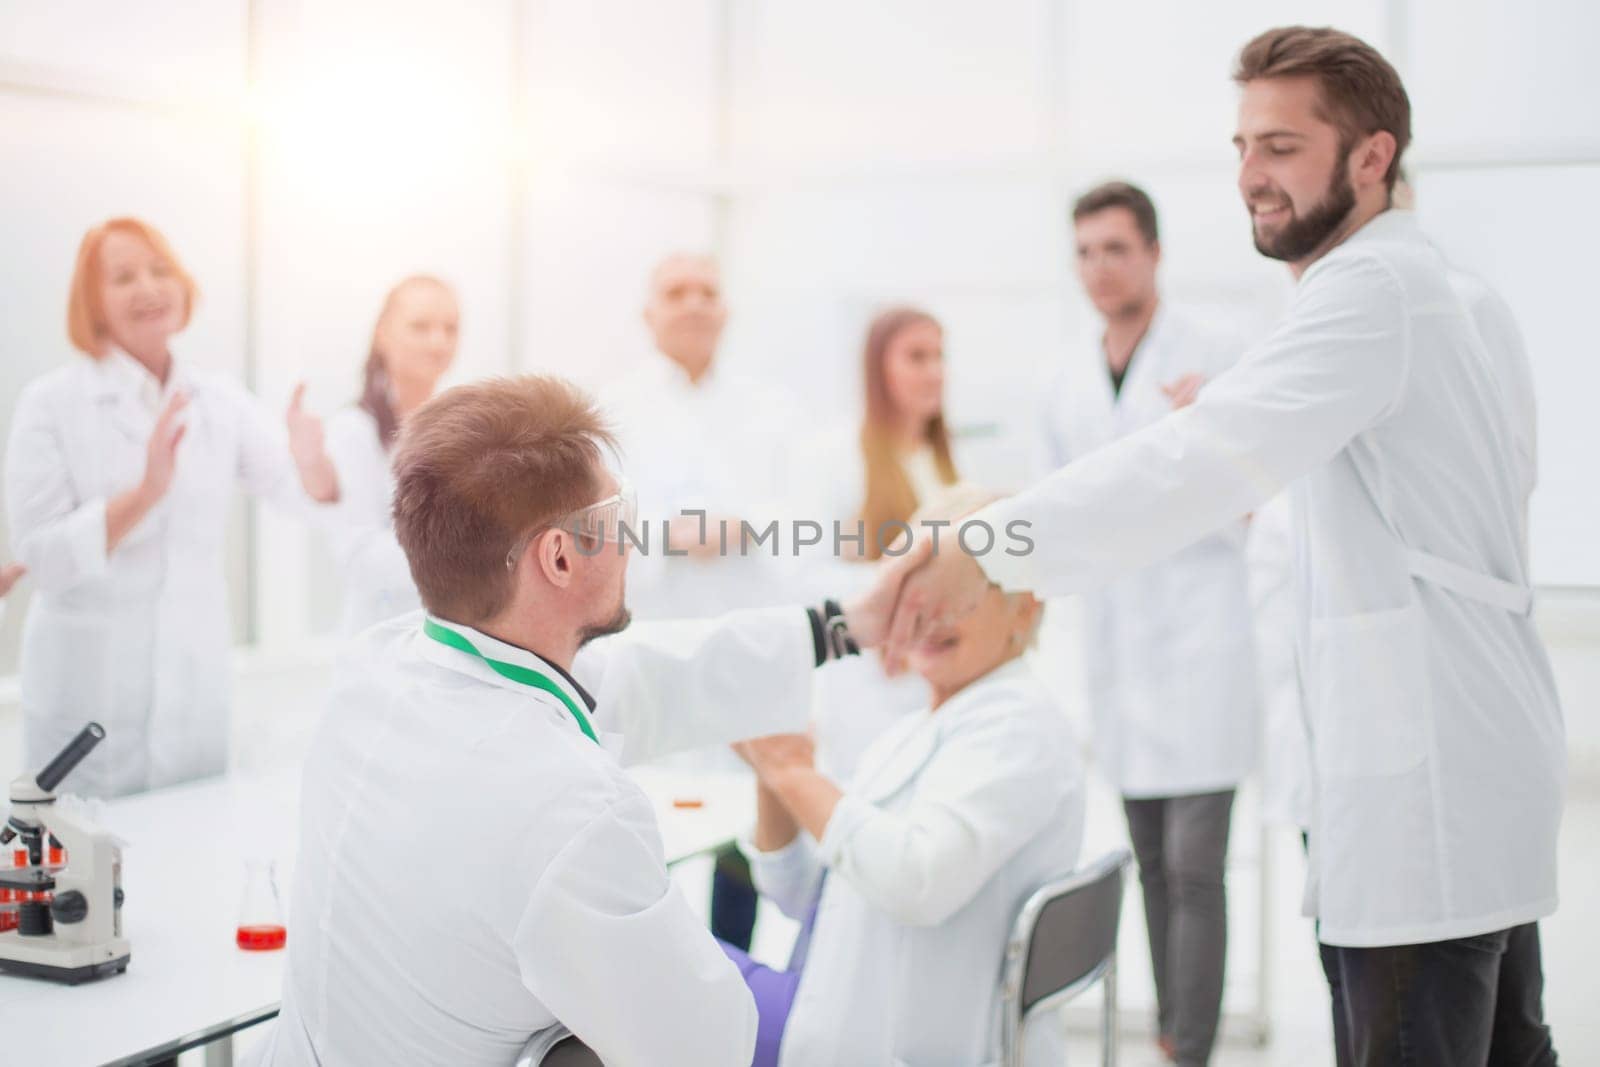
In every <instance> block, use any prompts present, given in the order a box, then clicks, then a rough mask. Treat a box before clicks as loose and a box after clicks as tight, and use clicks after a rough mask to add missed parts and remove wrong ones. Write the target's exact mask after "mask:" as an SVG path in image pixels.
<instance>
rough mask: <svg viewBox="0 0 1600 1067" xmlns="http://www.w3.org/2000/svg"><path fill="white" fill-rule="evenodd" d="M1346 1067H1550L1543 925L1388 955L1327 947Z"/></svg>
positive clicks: (1325, 962)
mask: <svg viewBox="0 0 1600 1067" xmlns="http://www.w3.org/2000/svg"><path fill="white" fill-rule="evenodd" d="M1321 952H1322V969H1323V972H1324V973H1325V974H1326V975H1327V976H1328V988H1329V990H1330V991H1331V992H1332V994H1333V1040H1334V1053H1335V1055H1336V1056H1337V1058H1338V1064H1339V1067H1411V1065H1412V1064H1416V1065H1418V1067H1433V1065H1435V1064H1438V1065H1440V1067H1548V1065H1553V1064H1555V1062H1556V1052H1555V1048H1554V1047H1553V1046H1552V1045H1551V1043H1550V1028H1549V1027H1548V1026H1546V1025H1545V1023H1544V1008H1543V999H1544V970H1543V967H1542V965H1541V963H1540V955H1539V925H1538V924H1537V923H1528V924H1526V925H1524V926H1514V927H1512V928H1511V929H1509V930H1499V931H1496V932H1495V933H1492V934H1480V935H1478V936H1475V937H1461V938H1456V939H1455V940H1453V941H1435V942H1432V943H1431V944H1423V945H1394V946H1385V947H1382V948H1339V947H1336V946H1333V945H1322V946H1321Z"/></svg>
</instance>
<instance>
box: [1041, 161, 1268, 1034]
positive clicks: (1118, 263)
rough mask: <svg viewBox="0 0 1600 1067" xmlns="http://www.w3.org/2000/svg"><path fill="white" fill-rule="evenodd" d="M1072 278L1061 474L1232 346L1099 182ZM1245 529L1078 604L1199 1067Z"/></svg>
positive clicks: (1252, 733) (1164, 1028) (1248, 644)
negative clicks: (1082, 307) (1082, 316)
mask: <svg viewBox="0 0 1600 1067" xmlns="http://www.w3.org/2000/svg"><path fill="white" fill-rule="evenodd" d="M1072 220H1073V238H1074V244H1075V247H1076V250H1077V262H1078V276H1079V278H1080V279H1081V280H1082V282H1083V288H1084V292H1085V293H1086V294H1087V295H1088V297H1089V300H1090V302H1091V303H1092V304H1093V305H1094V308H1095V310H1096V311H1097V312H1099V317H1097V320H1096V322H1095V324H1094V327H1093V328H1092V329H1090V330H1087V331H1085V336H1084V338H1083V339H1082V343H1081V344H1080V345H1079V346H1078V348H1077V350H1076V351H1074V352H1072V353H1071V354H1070V355H1069V356H1068V357H1067V358H1066V359H1064V360H1063V361H1062V362H1061V364H1060V366H1059V368H1058V370H1057V373H1056V374H1055V376H1054V380H1053V381H1052V382H1051V384H1050V385H1049V387H1048V388H1047V389H1046V391H1045V399H1044V404H1045V411H1044V425H1043V436H1044V439H1045V441H1046V444H1047V453H1048V460H1049V463H1050V467H1051V469H1054V468H1057V467H1060V466H1062V465H1064V464H1066V463H1068V462H1070V461H1072V460H1074V459H1078V458H1081V457H1083V456H1086V455H1088V454H1090V453H1091V452H1093V451H1095V450H1096V449H1098V448H1101V447H1103V446H1104V445H1106V444H1109V443H1110V442H1112V441H1115V440H1117V439H1119V438H1122V437H1126V436H1127V435H1128V434H1130V433H1133V432H1135V431H1137V430H1140V429H1142V428H1143V427H1145V426H1148V425H1150V424H1151V423H1153V422H1156V421H1158V420H1160V419H1161V418H1163V417H1164V416H1165V415H1167V414H1168V413H1169V412H1171V411H1172V410H1173V409H1174V408H1181V407H1185V406H1187V405H1188V404H1190V403H1192V402H1193V400H1194V398H1195V396H1196V395H1197V393H1198V392H1199V389H1200V387H1201V386H1202V385H1203V384H1204V383H1205V382H1206V381H1209V380H1210V379H1212V378H1215V377H1217V376H1218V375H1219V374H1221V373H1222V372H1223V371H1225V370H1227V368H1228V367H1229V366H1230V365H1231V364H1232V363H1233V362H1234V361H1235V360H1236V359H1237V358H1238V356H1239V352H1240V346H1239V345H1238V344H1237V343H1236V342H1233V341H1232V340H1231V339H1230V338H1227V337H1225V336H1222V335H1219V334H1217V333H1215V332H1213V331H1211V330H1208V329H1206V328H1205V327H1203V326H1202V325H1201V324H1200V323H1197V322H1195V321H1194V320H1192V319H1191V318H1190V317H1189V316H1187V315H1185V314H1184V313H1183V312H1181V311H1179V310H1177V309H1176V308H1173V307H1171V306H1169V305H1168V304H1167V303H1166V301H1164V300H1162V299H1161V297H1160V294H1159V292H1158V289H1157V286H1156V268H1157V266H1158V265H1159V263H1160V259H1161V244H1160V234H1159V229H1158V221H1157V217H1156V209H1155V205H1154V203H1152V202H1151V200H1150V197H1149V196H1148V195H1147V194H1146V193H1145V192H1144V190H1142V189H1140V188H1139V187H1138V186H1135V185H1131V184H1129V183H1127V182H1121V181H1116V182H1107V183H1105V184H1103V185H1100V186H1097V187H1095V188H1094V189H1091V190H1089V191H1088V192H1086V193H1084V194H1083V195H1082V196H1081V197H1079V198H1078V200H1077V201H1076V203H1074V205H1073V209H1072ZM1244 534H1245V520H1244V517H1243V516H1242V515H1241V516H1240V517H1239V519H1238V520H1237V521H1235V522H1233V523H1230V524H1228V525H1227V526H1224V527H1221V528H1219V529H1217V530H1214V531H1212V532H1210V533H1207V534H1205V535H1203V536H1201V537H1199V538H1198V539H1196V540H1195V541H1194V543H1192V544H1189V545H1186V546H1184V547H1183V548H1181V549H1180V550H1179V551H1177V552H1176V553H1174V554H1173V555H1171V556H1169V557H1167V558H1165V559H1162V560H1159V561H1157V562H1155V563H1152V564H1150V565H1149V566H1146V567H1143V568H1140V569H1139V570H1137V571H1135V572H1133V573H1132V574H1129V575H1126V576H1125V577H1123V578H1120V579H1118V580H1117V581H1115V582H1112V583H1111V584H1109V585H1106V586H1104V587H1102V588H1100V589H1096V590H1093V591H1091V592H1089V593H1087V594H1086V596H1085V601H1084V672H1085V675H1086V677H1087V679H1088V688H1089V704H1090V711H1091V712H1092V714H1093V717H1094V752H1095V762H1096V765H1097V766H1098V767H1099V768H1100V771H1101V773H1102V774H1104V775H1105V776H1106V779H1107V780H1108V781H1109V782H1110V783H1111V785H1112V786H1113V788H1115V789H1116V790H1117V791H1118V792H1119V793H1120V794H1121V795H1122V798H1123V809H1124V811H1125V813H1126V815H1127V819H1128V836H1129V838H1130V839H1131V840H1132V842H1133V849H1134V854H1135V855H1136V856H1137V857H1138V861H1139V882H1140V885H1141V888H1142V890H1143V895H1144V910H1145V921H1146V927H1147V929H1148V931H1149V940H1150V961H1151V969H1152V971H1153V973H1154V975H1155V982H1156V1005H1157V1035H1158V1036H1157V1040H1158V1042H1159V1043H1160V1045H1161V1047H1162V1049H1163V1050H1164V1051H1165V1052H1166V1053H1167V1055H1168V1056H1169V1057H1172V1058H1174V1059H1176V1061H1177V1062H1178V1063H1181V1064H1186V1065H1198V1064H1204V1063H1206V1062H1207V1061H1208V1060H1209V1058H1210V1055H1211V1047H1212V1044H1213V1043H1214V1041H1215V1039H1216V1033H1217V1020H1218V1017H1219V1015H1220V1014H1221V1011H1222V979H1223V971H1224V969H1225V962H1226V954H1227V944H1228V918H1227V897H1226V893H1225V891H1224V885H1223V870H1224V866H1225V863H1226V859H1227V851H1228V830H1229V824H1230V822H1231V817H1232V811H1233V797H1234V791H1235V789H1236V788H1237V787H1238V785H1239V782H1240V781H1241V780H1242V779H1243V778H1244V776H1245V775H1246V774H1247V773H1249V771H1250V767H1251V765H1252V763H1253V762H1254V760H1255V754H1256V734H1257V707H1258V689H1257V684H1256V676H1255V661H1254V655H1253V651H1254V650H1253V641H1252V633H1251V625H1250V601H1249V593H1248V581H1247V570H1246V566H1245V560H1244Z"/></svg>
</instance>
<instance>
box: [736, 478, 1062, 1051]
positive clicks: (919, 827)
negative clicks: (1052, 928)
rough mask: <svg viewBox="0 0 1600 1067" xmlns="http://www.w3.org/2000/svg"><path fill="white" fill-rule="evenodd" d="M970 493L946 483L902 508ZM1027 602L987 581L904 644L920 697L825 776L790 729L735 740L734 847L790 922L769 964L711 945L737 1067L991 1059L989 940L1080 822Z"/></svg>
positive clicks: (941, 507) (1050, 871) (993, 1016)
mask: <svg viewBox="0 0 1600 1067" xmlns="http://www.w3.org/2000/svg"><path fill="white" fill-rule="evenodd" d="M988 499H989V497H988V496H987V495H985V494H978V493H975V492H974V491H972V490H970V489H967V490H952V491H948V492H947V493H945V494H944V495H942V496H940V497H938V498H936V499H935V500H934V501H932V502H931V503H930V505H929V506H928V507H926V508H925V509H924V511H923V512H919V515H918V518H919V519H921V518H946V519H948V518H954V517H956V516H960V515H964V514H967V513H968V512H970V511H972V510H974V509H975V508H976V507H978V506H980V505H981V504H983V503H985V502H987V500H988ZM959 525H960V524H959V522H957V523H955V524H954V525H953V526H952V527H951V528H950V529H949V530H947V531H944V532H945V534H946V535H947V536H946V537H941V540H940V546H941V550H944V546H945V544H946V542H947V540H949V541H951V542H952V543H951V548H952V549H954V547H955V546H954V544H953V538H950V537H948V535H952V534H954V533H955V529H956V527H958V526H959ZM913 526H914V528H915V523H913ZM982 540H983V538H982V537H981V536H978V535H977V534H976V533H974V535H973V537H972V541H973V543H975V544H976V543H981V542H982ZM996 550H997V551H998V550H999V549H996ZM1041 612H1042V605H1040V603H1039V602H1038V601H1036V600H1034V599H1033V597H1032V596H1031V595H1029V594H1026V593H1022V594H1015V595H1006V594H1004V593H1002V592H1001V591H1000V590H999V589H998V588H991V589H990V590H989V592H988V593H987V594H986V595H985V597H984V599H983V601H982V603H981V604H980V605H979V607H978V609H977V610H976V611H974V612H973V613H972V614H971V615H969V616H967V617H966V618H965V619H963V620H961V621H960V622H959V623H957V624H955V625H953V626H951V627H949V628H947V629H945V630H943V631H942V632H939V633H936V634H934V635H931V636H930V637H929V638H928V640H926V641H924V642H923V643H922V644H921V645H919V646H918V647H917V648H916V649H915V651H914V652H913V654H912V656H911V658H910V663H909V666H910V669H911V670H913V671H915V672H917V673H918V674H920V675H921V676H922V677H923V678H924V679H925V680H926V681H927V683H928V685H929V687H930V690H931V703H930V705H929V706H928V707H927V708H925V709H924V710H922V711H920V712H917V713H915V714H912V715H908V716H905V717H904V718H903V719H902V720H900V721H898V722H897V723H895V724H894V725H893V726H891V727H890V728H889V729H888V730H887V731H885V732H884V733H883V734H882V735H881V736H880V737H879V738H878V739H877V740H876V741H874V742H873V743H872V744H871V745H870V746H869V747H868V748H867V750H866V751H865V753H864V754H863V755H862V758H861V762H860V764H859V767H858V769H857V771H856V773H855V775H854V776H853V778H852V779H851V780H850V782H849V783H848V784H846V785H844V786H841V785H840V784H838V783H835V782H833V781H831V780H829V779H828V778H827V777H826V776H825V775H823V774H821V773H819V772H818V771H817V769H816V767H815V765H814V760H813V749H812V743H811V739H810V738H808V737H805V736H799V735H781V736H776V737H768V738H761V739H758V740H755V741H749V742H745V743H743V744H741V745H738V746H736V749H737V750H738V751H739V753H740V754H741V755H742V756H744V758H745V759H746V760H747V761H748V762H749V763H750V765H751V766H752V767H753V768H755V771H756V774H757V776H758V779H759V785H758V787H757V788H758V809H759V815H758V820H757V825H756V829H755V833H754V835H753V837H752V839H751V840H750V841H748V842H746V845H745V847H746V851H747V852H748V853H749V855H750V860H751V867H752V871H753V873H754V877H755V882H756V886H757V888H758V889H760V890H761V891H762V892H763V893H765V894H767V895H768V896H770V897H771V898H772V899H773V900H774V901H775V902H776V903H777V905H778V906H779V907H780V908H781V909H782V910H783V911H784V912H785V914H787V915H789V916H791V917H792V918H795V919H799V920H801V921H802V927H801V932H800V937H799V940H798V941H797V943H796V946H795V950H794V955H793V957H792V958H791V960H790V965H789V968H788V970H786V971H776V970H773V969H770V968H768V967H765V966H762V965H761V964H758V963H755V962H754V961H752V960H751V959H750V958H749V957H748V956H746V955H745V954H743V953H741V952H739V950H737V949H734V948H731V947H729V946H724V949H725V950H726V951H727V952H728V954H729V955H730V956H731V957H733V958H734V960H735V962H736V963H738V964H739V966H740V969H741V970H742V971H743V973H744V975H745V980H746V982H747V983H748V984H749V986H750V988H751V992H752V993H753V994H754V996H755V1000H756V1006H757V1009H758V1011H759V1015H760V1028H759V1035H758V1038H757V1044H756V1055H755V1060H754V1063H755V1065H756V1067H770V1065H779V1064H781V1065H783V1067H801V1065H804V1067H827V1065H830V1064H839V1065H844V1064H851V1065H854V1064H869V1063H870V1064H883V1065H893V1064H915V1065H917V1067H927V1065H931V1064H951V1065H956V1064H959V1065H961V1067H973V1065H975V1064H985V1063H990V1062H996V1061H997V1060H998V1055H999V1030H998V1025H997V1019H998V986H999V979H1000V968H1001V961H1002V956H1003V955H1004V952H1005V945H1006V939H1007V935H1008V933H1009V931H1010V929H1011V925H1012V922H1013V920H1014V919H1015V918H1016V915H1017V912H1018V910H1019V909H1020V908H1021V906H1022V904H1023V902H1024V901H1025V900H1026V899H1027V897H1028V896H1029V894H1030V893H1032V892H1033V890H1034V889H1036V888H1038V886H1039V885H1040V884H1041V883H1043V882H1045V881H1047V880H1048V879H1051V878H1053V877H1056V876H1058V875H1061V874H1064V873H1066V872H1068V871H1070V870H1071V869H1072V868H1073V866H1074V865H1075V863H1076V862H1077V858H1078V848H1079V845H1080V843H1081V840H1082V836H1083V808H1084V801H1083V770H1082V766H1081V764H1080V762H1079V756H1078V750H1077V746H1076V744H1075V742H1074V740H1073V737H1072V733H1071V730H1070V728H1069V726H1068V723H1067V720H1066V718H1065V716H1064V714H1063V712H1062V710H1061V708H1060V707H1059V706H1058V705H1057V703H1056V702H1055V700H1054V699H1053V698H1052V697H1051V695H1050V694H1049V692H1048V691H1047V690H1046V688H1045V687H1044V685H1043V684H1042V683H1041V682H1039V681H1038V680H1037V679H1036V678H1035V677H1034V675H1033V672H1032V671H1031V670H1030V668H1029V666H1028V664H1027V662H1026V661H1025V659H1024V653H1025V651H1026V650H1027V649H1028V648H1029V647H1030V646H1031V645H1032V643H1033V638H1034V635H1035V633H1036V632H1037V630H1038V626H1039V621H1040V616H1041ZM1027 1044H1028V1056H1027V1062H1028V1063H1060V1062H1061V1060H1062V1048H1061V1035H1060V1034H1059V1033H1058V1032H1056V1031H1055V1030H1054V1029H1053V1028H1051V1027H1047V1026H1039V1027H1034V1028H1033V1031H1032V1032H1031V1033H1030V1034H1029V1038H1028V1043H1027Z"/></svg>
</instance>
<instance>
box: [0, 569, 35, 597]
mask: <svg viewBox="0 0 1600 1067" xmlns="http://www.w3.org/2000/svg"><path fill="white" fill-rule="evenodd" d="M27 573H28V568H26V567H24V566H23V565H22V564H20V563H7V564H6V565H5V566H4V567H0V597H3V596H5V595H6V594H7V593H9V592H11V587H12V586H14V585H16V584H17V579H19V578H21V577H22V576H23V575H24V574H27Z"/></svg>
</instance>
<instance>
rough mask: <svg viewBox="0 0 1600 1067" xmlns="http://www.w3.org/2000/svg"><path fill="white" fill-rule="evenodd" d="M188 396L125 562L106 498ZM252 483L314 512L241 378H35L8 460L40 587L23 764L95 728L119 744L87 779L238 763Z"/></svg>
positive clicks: (114, 789)
mask: <svg viewBox="0 0 1600 1067" xmlns="http://www.w3.org/2000/svg"><path fill="white" fill-rule="evenodd" d="M175 388H182V389H185V390H187V391H188V392H189V393H190V401H189V406H188V408H187V410H186V411H185V413H184V416H183V417H184V420H185V421H186V423H187V425H188V430H187V432H186V435H185V437H184V439H183V441H182V442H181V443H180V444H179V446H178V455H177V465H176V473H175V475H174V477H173V483H172V487H171V489H170V490H169V491H168V493H167V495H166V496H165V497H164V498H163V499H162V500H161V501H160V502H159V503H158V504H157V505H156V506H155V508H154V509H152V510H151V512H150V513H149V514H148V515H146V516H145V518H144V519H143V520H142V521H140V523H139V524H138V525H137V526H135V527H134V528H133V530H131V531H130V532H129V533H128V535H127V536H126V537H125V538H124V539H123V540H122V542H121V543H120V544H118V545H117V547H116V549H115V550H114V551H112V552H111V553H110V554H109V555H108V554H107V552H106V503H107V500H108V499H109V498H110V497H113V496H115V495H117V494H118V493H121V492H124V491H125V490H128V489H131V488H133V487H134V486H136V485H137V484H138V483H139V480H140V478H141V477H143V475H144V467H145V449H146V445H147V443H148V440H149V437H150V433H151V431H152V430H153V429H154V427H155V421H156V417H157V415H158V413H159V411H160V408H161V407H162V406H163V405H164V404H165V402H166V399H167V397H168V396H170V395H171V391H172V390H173V389H175ZM235 485H239V486H240V487H242V488H243V489H245V490H246V491H248V492H250V493H252V494H255V495H257V496H264V497H268V498H270V499H272V500H274V501H276V502H279V503H282V504H283V505H284V506H285V507H288V508H291V509H295V510H299V509H301V508H304V507H305V506H306V498H305V496H304V494H303V492H302V491H301V489H300V485H299V482H298V480H297V478H296V477H295V472H294V468H293V465H292V463H291V462H290V460H289V453H288V450H287V444H286V442H285V439H284V436H283V434H282V432H281V431H280V430H279V429H278V427H277V426H276V424H275V422H274V420H273V419H271V417H270V416H269V415H268V414H267V413H266V412H265V411H264V410H263V409H262V407H261V405H260V404H258V403H257V402H256V401H255V400H254V399H253V398H252V397H251V396H250V395H249V394H248V393H246V392H245V391H244V390H243V389H241V388H240V387H239V386H238V385H236V384H234V383H233V382H231V381H229V380H227V379H226V378H224V377H222V376H220V375H216V374H212V373H208V372H205V371H201V370H198V369H195V368H193V367H190V366H189V365H188V364H186V363H185V362H183V361H182V360H181V359H179V360H175V361H174V364H173V369H172V373H171V375H170V376H169V379H168V383H167V387H166V389H165V390H163V389H162V388H161V386H160V385H159V384H158V383H157V382H156V379H155V378H154V377H153V376H152V375H151V374H150V373H149V372H148V371H146V370H145V369H144V367H143V366H141V365H140V364H138V363H137V362H135V361H134V360H133V359H132V358H131V357H129V356H127V355H125V354H123V353H120V352H116V353H112V354H110V355H108V356H106V357H105V358H103V359H88V358H83V359H75V360H73V362H71V363H69V364H67V365H66V366H64V367H60V368H58V369H57V370H54V371H51V372H50V373H48V374H46V375H44V376H42V377H40V378H37V379H35V380H34V381H32V382H30V383H29V384H28V385H27V387H26V388H24V389H23V391H22V395H21V397H20V398H19V399H18V401H17V409H16V413H15V415H14V417H13V419H12V425H11V441H10V445H9V447H8V449H7V453H6V500H7V503H8V507H9V509H10V520H11V540H12V548H13V551H14V552H15V554H16V556H17V558H18V559H20V560H22V561H23V562H24V563H26V564H27V565H28V570H29V574H30V575H31V577H32V580H33V581H34V583H35V586H36V589H35V593H34V597H33V600H32V602H31V605H30V608H29V611H28V618H27V621H26V622H25V624H24V626H23V634H22V659H21V687H22V710H23V747H24V753H25V755H24V759H25V760H26V765H27V766H29V767H34V766H41V765H42V764H43V762H44V761H45V760H48V759H49V758H50V757H51V756H53V755H54V754H55V753H56V751H57V750H58V749H60V748H61V746H62V745H64V744H65V743H66V742H67V741H68V740H69V739H70V738H71V737H72V736H73V735H74V734H76V733H77V732H78V731H79V730H80V729H82V728H83V724H84V723H85V722H88V721H90V720H91V719H92V720H95V721H98V722H99V723H101V724H102V725H103V726H104V727H105V728H106V739H105V741H104V742H102V743H101V744H100V746H99V747H98V748H97V749H95V751H94V752H93V753H91V754H90V755H89V756H88V758H86V759H85V760H84V761H83V763H81V764H79V766H78V769H77V770H76V771H74V772H73V775H72V789H73V791H74V792H76V793H83V794H86V795H92V796H117V795H120V794H124V793H131V792H136V791H138V790H142V789H149V788H154V787H156V786H161V785H170V784H172V783H174V782H181V781H185V780H187V779H191V778H199V777H203V776H205V775H211V774H219V773H221V772H222V771H223V770H225V769H226V768H227V764H228V744H229V717H230V699H229V682H230V677H231V674H232V666H231V663H230V649H231V647H232V637H231V635H232V625H231V622H230V620H229V617H228V602H227V601H228V598H227V584H226V575H225V573H224V559H223V549H224V543H223V534H224V528H225V526H226V523H227V518H228V511H229V505H230V504H231V502H232V499H233V489H234V486H235Z"/></svg>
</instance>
